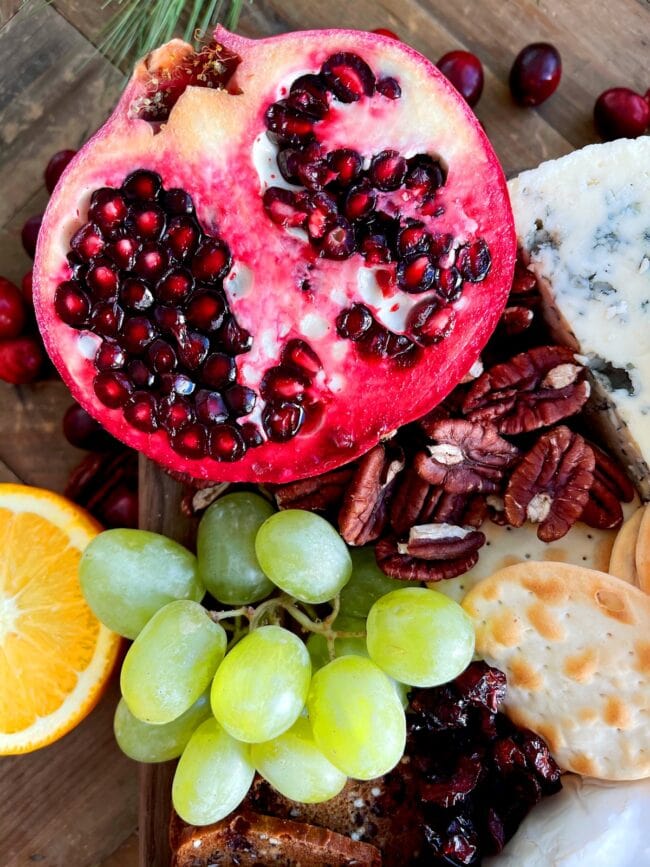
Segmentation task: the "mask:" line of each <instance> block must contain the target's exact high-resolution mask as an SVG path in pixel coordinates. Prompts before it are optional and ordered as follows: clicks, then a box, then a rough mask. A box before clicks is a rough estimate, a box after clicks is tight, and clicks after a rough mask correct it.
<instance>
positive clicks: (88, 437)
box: [63, 403, 115, 451]
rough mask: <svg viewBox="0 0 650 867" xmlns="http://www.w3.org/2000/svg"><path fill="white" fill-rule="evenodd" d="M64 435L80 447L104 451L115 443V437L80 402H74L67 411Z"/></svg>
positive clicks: (64, 418) (72, 443)
mask: <svg viewBox="0 0 650 867" xmlns="http://www.w3.org/2000/svg"><path fill="white" fill-rule="evenodd" d="M63 435H64V436H65V438H66V439H67V441H68V442H69V443H70V445H72V446H76V448H78V449H88V450H89V451H104V450H105V449H107V448H110V447H112V446H113V445H115V440H114V439H113V437H112V436H110V434H108V433H106V431H105V430H104V428H103V427H102V426H101V425H100V424H99V422H97V421H95V419H94V418H93V417H92V416H91V415H89V414H88V413H87V412H86V410H85V409H84V408H83V407H82V406H79V404H78V403H73V404H72V406H69V407H68V408H67V410H66V411H65V414H64V416H63Z"/></svg>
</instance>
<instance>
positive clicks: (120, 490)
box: [99, 483, 138, 530]
mask: <svg viewBox="0 0 650 867" xmlns="http://www.w3.org/2000/svg"><path fill="white" fill-rule="evenodd" d="M99 517H100V521H101V523H102V524H103V525H104V527H107V528H108V529H112V528H117V527H124V528H126V529H130V530H135V529H137V527H138V491H137V489H135V490H134V489H133V488H131V487H129V486H128V485H126V484H123V483H122V484H119V485H117V486H116V487H115V488H114V489H113V490H112V491H111V492H110V494H109V495H108V497H107V498H106V500H105V501H104V503H103V504H102V506H101V509H100V516H99Z"/></svg>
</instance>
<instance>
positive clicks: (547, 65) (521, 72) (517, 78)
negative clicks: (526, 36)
mask: <svg viewBox="0 0 650 867" xmlns="http://www.w3.org/2000/svg"><path fill="white" fill-rule="evenodd" d="M561 76H562V59H561V58H560V53H559V51H558V50H557V48H555V47H554V46H553V45H550V44H549V43H548V42H534V43H532V45H527V46H526V47H525V48H522V50H521V51H520V52H519V54H518V55H517V57H516V58H515V62H514V63H513V64H512V69H511V70H510V79H509V82H510V92H511V93H512V96H513V99H514V100H515V102H516V103H518V104H519V105H524V106H526V105H528V106H530V105H540V104H541V103H542V102H544V101H545V100H547V99H548V98H549V96H551V95H552V94H553V93H555V91H556V90H557V86H558V84H559V83H560V78H561Z"/></svg>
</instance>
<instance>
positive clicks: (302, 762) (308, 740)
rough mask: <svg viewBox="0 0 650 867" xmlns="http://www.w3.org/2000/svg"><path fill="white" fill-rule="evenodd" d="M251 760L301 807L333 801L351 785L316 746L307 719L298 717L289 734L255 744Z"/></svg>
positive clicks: (283, 792) (270, 781)
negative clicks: (346, 785)
mask: <svg viewBox="0 0 650 867" xmlns="http://www.w3.org/2000/svg"><path fill="white" fill-rule="evenodd" d="M251 759H252V761H253V764H254V765H255V770H256V771H257V772H258V773H260V774H261V775H262V776H263V777H264V779H265V780H268V782H269V783H270V784H271V785H272V786H273V787H274V788H275V789H277V791H278V792H280V794H281V795H284V797H285V798H291V800H292V801H299V802H300V803H301V804H320V803H321V802H322V801H329V799H330V798H333V797H334V796H335V795H338V793H339V792H340V791H341V789H342V788H343V786H345V784H346V782H347V777H346V776H345V774H343V773H341V771H339V770H338V768H335V767H334V765H333V764H332V763H331V762H330V761H329V760H328V759H326V758H325V756H324V755H323V753H322V752H321V751H320V750H319V749H318V747H317V746H316V743H315V742H314V736H313V734H312V731H311V725H310V723H309V720H308V719H306V718H305V717H298V719H297V720H296V721H295V723H294V724H293V725H292V727H291V728H290V729H289V730H288V731H286V732H284V734H281V735H280V736H279V737H277V738H274V739H273V740H272V741H266V742H265V743H263V744H253V745H252V747H251Z"/></svg>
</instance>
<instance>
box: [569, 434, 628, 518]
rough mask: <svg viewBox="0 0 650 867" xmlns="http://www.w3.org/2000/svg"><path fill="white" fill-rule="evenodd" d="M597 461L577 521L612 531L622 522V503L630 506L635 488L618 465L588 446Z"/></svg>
mask: <svg viewBox="0 0 650 867" xmlns="http://www.w3.org/2000/svg"><path fill="white" fill-rule="evenodd" d="M589 445H590V446H591V448H592V449H593V452H594V456H595V459H596V466H595V469H594V482H593V485H592V486H591V488H590V489H589V499H588V500H587V505H586V506H585V508H584V511H583V513H582V515H581V516H580V520H581V521H584V522H585V524H588V525H589V526H590V527H596V528H598V529H599V530H614V529H617V528H618V527H620V526H621V524H622V523H623V509H622V508H621V502H623V503H629V502H630V501H631V500H632V499H633V497H634V487H633V485H632V483H631V482H630V480H629V479H628V477H627V476H626V475H625V473H624V472H623V470H622V469H621V468H620V467H619V466H618V464H617V463H616V462H615V461H613V460H612V458H610V456H609V455H608V454H607V453H606V452H604V451H603V450H602V449H601V448H599V447H598V446H596V445H594V443H589Z"/></svg>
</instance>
